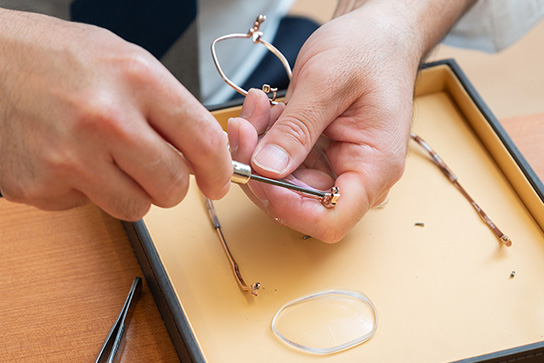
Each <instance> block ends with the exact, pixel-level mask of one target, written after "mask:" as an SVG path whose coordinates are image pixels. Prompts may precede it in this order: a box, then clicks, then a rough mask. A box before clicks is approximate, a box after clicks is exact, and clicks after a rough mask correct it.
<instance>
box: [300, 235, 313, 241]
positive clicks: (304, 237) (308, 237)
mask: <svg viewBox="0 0 544 363" xmlns="http://www.w3.org/2000/svg"><path fill="white" fill-rule="evenodd" d="M310 238H312V236H310V235H305V236H302V239H303V240H307V239H310Z"/></svg>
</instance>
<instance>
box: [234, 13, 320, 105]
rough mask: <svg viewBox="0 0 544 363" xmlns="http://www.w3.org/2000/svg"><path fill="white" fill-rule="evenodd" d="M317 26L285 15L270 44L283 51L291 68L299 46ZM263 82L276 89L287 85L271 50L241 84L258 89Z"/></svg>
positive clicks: (308, 20)
mask: <svg viewBox="0 0 544 363" xmlns="http://www.w3.org/2000/svg"><path fill="white" fill-rule="evenodd" d="M317 28H319V24H318V23H316V22H314V21H313V20H310V19H307V18H303V17H295V16H288V17H285V18H283V19H282V20H281V22H280V25H279V28H278V31H277V33H276V36H275V37H274V40H273V41H272V44H273V45H274V46H275V47H276V48H278V50H279V51H280V52H282V53H283V55H284V56H285V58H287V60H288V61H289V64H290V65H291V68H292V67H293V66H294V64H295V60H296V59H297V55H298V52H299V50H300V48H301V47H302V45H303V44H304V42H305V41H306V39H308V37H309V36H310V35H311V34H312V33H313V32H314V31H315V30H317ZM265 83H266V84H269V85H270V86H272V87H276V88H278V90H285V89H287V86H288V85H289V78H288V77H287V73H285V69H284V68H283V64H282V63H281V62H280V60H279V59H278V58H277V57H276V56H275V55H274V54H272V53H271V52H267V53H266V56H265V57H264V58H263V59H262V60H261V62H260V63H259V65H258V66H257V68H256V69H255V71H254V72H253V73H252V74H251V75H250V76H249V78H248V79H247V80H246V82H245V83H244V84H243V85H242V88H243V89H245V90H248V89H250V88H259V89H260V88H261V87H262V86H263V84H265ZM239 97H243V96H242V95H240V94H238V93H237V94H236V95H235V96H234V97H233V98H239Z"/></svg>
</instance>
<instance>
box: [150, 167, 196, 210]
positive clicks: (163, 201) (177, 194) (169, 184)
mask: <svg viewBox="0 0 544 363" xmlns="http://www.w3.org/2000/svg"><path fill="white" fill-rule="evenodd" d="M188 189H189V177H188V176H187V175H186V174H185V173H182V172H179V173H172V174H171V175H170V176H169V177H167V179H166V180H165V183H164V187H163V188H160V189H159V192H158V194H157V195H156V196H155V197H154V198H153V199H154V202H153V204H155V205H157V206H159V207H162V208H170V207H174V206H175V205H177V204H179V202H181V201H182V200H183V198H185V195H187V191H188Z"/></svg>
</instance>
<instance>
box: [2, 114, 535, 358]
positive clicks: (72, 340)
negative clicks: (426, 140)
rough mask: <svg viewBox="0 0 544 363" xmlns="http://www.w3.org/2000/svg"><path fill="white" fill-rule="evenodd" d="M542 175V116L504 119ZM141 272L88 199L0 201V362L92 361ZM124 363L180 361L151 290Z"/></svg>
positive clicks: (115, 224)
mask: <svg viewBox="0 0 544 363" xmlns="http://www.w3.org/2000/svg"><path fill="white" fill-rule="evenodd" d="M503 125H504V127H505V129H506V130H507V131H508V133H509V134H510V135H511V136H512V138H513V140H514V142H515V143H516V144H517V145H518V147H519V149H520V150H521V152H522V153H523V154H524V156H525V157H526V159H527V160H528V161H529V163H530V164H531V165H532V167H533V168H534V170H535V171H536V173H537V174H538V175H539V177H540V178H541V179H544V143H543V141H542V140H544V114H538V115H531V116H528V117H520V118H512V119H507V120H503ZM135 276H142V272H141V270H140V268H139V266H138V263H137V261H136V258H135V257H134V254H133V252H132V249H131V247H130V245H129V243H128V240H127V238H126V236H125V233H124V230H123V228H122V226H121V223H120V222H119V221H117V220H115V219H113V218H112V217H110V216H108V215H106V214H105V213H103V212H102V211H100V210H99V209H98V208H97V207H95V206H92V205H89V206H86V207H83V208H78V209H73V210H69V211H64V212H43V211H39V210H36V209H34V208H32V207H28V206H25V205H18V204H13V203H9V202H7V201H5V200H3V199H0V361H1V362H38V361H39V362H91V361H94V359H95V358H96V355H97V354H98V352H99V351H100V348H101V346H102V343H103V341H104V339H105V337H106V335H107V333H108V331H109V329H110V327H111V325H112V324H113V322H114V321H115V319H116V318H117V315H118V314H119V312H120V310H121V307H122V305H123V303H124V300H125V298H126V295H127V293H128V290H129V288H130V285H131V283H132V280H133V279H134V277H135ZM125 339H126V341H125V347H124V350H123V352H122V355H121V360H120V361H121V362H177V361H178V357H177V355H176V352H175V350H174V348H173V346H172V343H171V342H170V339H169V337H168V333H167V331H166V329H165V327H164V325H163V322H162V320H161V317H160V314H159V312H158V310H157V308H156V306H155V303H154V301H153V298H152V296H151V293H150V291H149V288H148V287H147V285H146V284H145V283H144V288H143V290H142V296H141V299H140V301H139V303H138V305H137V308H136V310H135V312H134V316H133V319H132V321H131V323H130V325H129V329H128V331H127V333H126V337H125Z"/></svg>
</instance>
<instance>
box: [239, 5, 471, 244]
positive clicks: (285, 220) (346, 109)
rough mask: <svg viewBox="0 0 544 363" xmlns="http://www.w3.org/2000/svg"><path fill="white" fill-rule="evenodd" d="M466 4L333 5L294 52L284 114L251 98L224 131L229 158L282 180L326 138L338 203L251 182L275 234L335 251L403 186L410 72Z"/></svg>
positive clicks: (414, 71) (253, 195) (257, 97)
mask: <svg viewBox="0 0 544 363" xmlns="http://www.w3.org/2000/svg"><path fill="white" fill-rule="evenodd" d="M473 2H474V1H456V2H452V1H445V0H444V1H442V0H428V1H427V0H418V1H407V0H402V1H400V0H399V1H393V0H390V1H379V0H375V1H340V2H339V6H338V9H337V11H336V13H335V16H336V17H335V18H334V19H333V20H332V21H330V22H328V23H326V24H325V25H323V26H322V27H320V28H319V29H318V30H317V31H316V32H315V33H314V34H312V36H311V37H310V38H309V39H308V40H307V41H306V43H305V44H304V46H303V47H302V49H301V51H300V53H299V56H298V58H297V61H296V64H295V67H294V70H293V80H292V82H291V84H290V87H289V90H288V93H287V97H286V106H281V109H278V108H272V109H270V107H268V104H267V100H266V98H265V95H264V94H262V92H260V91H255V90H253V91H251V92H250V94H249V95H248V97H247V98H246V100H245V103H244V106H243V110H242V115H241V117H240V118H235V119H232V120H230V121H229V125H228V131H229V137H230V145H231V148H232V147H233V145H234V152H233V158H234V159H237V160H239V161H242V162H246V163H251V165H252V167H253V168H254V169H255V171H256V172H257V173H259V174H262V175H264V176H267V177H271V178H284V177H289V175H291V174H292V173H293V172H294V171H295V170H296V169H297V168H299V166H300V165H301V164H302V163H303V161H304V159H305V158H306V156H307V155H308V153H309V152H310V150H311V149H312V147H313V145H314V144H315V142H316V140H317V139H318V137H320V135H322V134H323V135H325V136H326V137H327V138H328V139H329V140H330V141H331V143H330V146H328V148H327V149H326V151H325V152H326V155H327V157H328V160H329V162H330V164H331V166H332V169H333V170H334V172H335V173H336V175H337V176H338V177H337V179H336V186H338V187H339V188H340V193H341V195H342V196H341V198H340V200H339V202H338V204H337V206H336V207H335V208H332V209H327V208H324V207H323V206H322V205H321V204H320V202H319V201H316V200H315V199H312V198H308V197H303V196H301V195H300V194H298V193H294V192H291V191H288V190H284V189H281V188H277V187H273V186H268V185H257V183H255V182H253V183H250V186H249V188H246V189H245V190H246V192H247V193H248V194H249V195H250V197H251V199H252V200H253V201H255V203H257V205H259V206H260V207H261V208H262V209H263V210H264V211H265V212H266V213H268V215H270V217H272V218H273V219H274V220H276V221H277V222H279V223H281V224H284V225H286V226H289V227H291V228H293V229H296V230H298V231H300V232H302V233H305V234H309V235H311V236H313V237H315V238H317V239H320V240H322V241H325V242H329V243H334V242H338V241H340V240H341V239H342V238H343V237H344V236H345V235H346V234H347V233H348V232H349V230H350V229H351V228H352V227H353V226H354V225H355V224H356V223H357V222H358V221H359V220H360V219H361V218H362V217H363V216H364V214H365V213H366V212H367V211H368V210H369V209H370V208H372V207H374V206H376V205H378V204H380V203H381V202H383V200H384V199H385V198H386V196H387V194H388V191H389V190H390V188H391V187H392V186H393V185H394V184H395V183H396V182H397V181H398V180H399V179H400V177H401V176H402V174H403V172H404V167H405V158H406V153H407V145H408V140H409V132H410V126H411V120H412V107H413V103H412V100H413V89H414V83H415V80H416V76H417V69H418V66H419V64H420V62H421V60H422V59H423V58H424V56H425V55H426V54H427V53H428V52H429V51H430V49H431V48H432V47H433V46H434V45H435V44H436V43H437V42H438V41H439V40H440V39H441V38H442V37H443V36H444V35H445V33H446V32H447V31H448V30H449V29H450V27H451V26H452V25H453V24H454V22H455V21H456V19H457V18H459V17H460V16H461V15H462V14H463V13H464V11H466V10H467V9H468V8H469V6H470V5H471V4H472V3H473ZM258 135H264V136H262V137H261V138H260V139H259V138H258ZM310 179H311V178H310Z"/></svg>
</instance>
